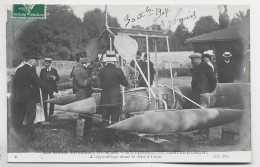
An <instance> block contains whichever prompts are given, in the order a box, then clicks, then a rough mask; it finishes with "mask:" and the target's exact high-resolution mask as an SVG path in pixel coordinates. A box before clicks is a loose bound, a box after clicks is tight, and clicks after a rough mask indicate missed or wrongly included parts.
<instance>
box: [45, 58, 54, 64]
mask: <svg viewBox="0 0 260 167" xmlns="http://www.w3.org/2000/svg"><path fill="white" fill-rule="evenodd" d="M44 61H46V62H49V63H51V61H52V58H45V59H44Z"/></svg>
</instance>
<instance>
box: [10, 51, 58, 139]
mask: <svg viewBox="0 0 260 167" xmlns="http://www.w3.org/2000/svg"><path fill="white" fill-rule="evenodd" d="M23 56H24V57H25V61H24V64H23V66H20V68H17V70H16V72H15V75H14V98H15V110H16V114H15V129H16V130H18V131H20V130H21V127H22V125H23V120H24V117H25V116H26V120H27V129H28V132H29V141H35V139H36V134H35V127H34V120H35V116H36V103H39V102H40V89H39V87H40V88H41V89H43V90H44V91H46V92H48V93H49V94H53V93H54V90H53V89H52V88H50V87H49V86H48V85H47V84H45V83H44V82H43V81H42V80H41V79H40V78H39V77H38V75H37V73H36V68H35V67H36V64H37V62H38V59H39V57H37V56H35V55H34V54H33V53H30V52H24V53H23Z"/></svg>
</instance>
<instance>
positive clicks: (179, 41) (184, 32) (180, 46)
mask: <svg viewBox="0 0 260 167" xmlns="http://www.w3.org/2000/svg"><path fill="white" fill-rule="evenodd" d="M189 37H190V32H189V30H188V29H187V28H186V27H185V25H184V24H183V22H181V23H180V24H179V25H178V27H177V28H176V30H175V38H176V44H175V45H176V50H178V51H181V50H190V49H191V46H190V45H189V44H187V43H185V40H186V39H187V38H189Z"/></svg>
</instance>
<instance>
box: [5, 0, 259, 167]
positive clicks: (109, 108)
mask: <svg viewBox="0 0 260 167" xmlns="http://www.w3.org/2000/svg"><path fill="white" fill-rule="evenodd" d="M158 3H159V2H158ZM250 11H251V7H250V5H249V4H248V5H245V4H222V3H219V4H197V5H195V4H183V5H182V4H178V5H177V4H176V5H175V4H169V5H167V4H164V3H162V4H151V5H150V4H128V5H126V4H122V3H121V4H105V3H104V4H98V5H94V4H91V5H89V4H78V5H77V4H8V5H6V9H5V16H6V25H5V26H6V27H5V29H6V56H5V57H6V67H5V68H6V83H7V85H6V96H5V97H3V98H6V104H3V105H5V106H7V111H6V118H4V119H6V122H5V124H6V131H7V132H6V135H7V136H6V137H7V143H6V147H7V162H37V163H38V162H65V163H66V162H72V163H74V162H81V163H82V162H83V163H85V162H86V163H92V162H95V163H96V162H98V163H100V162H112V163H120V162H166V163H251V161H252V158H251V153H252V152H251V151H252V149H253V148H252V131H251V129H252V126H251V78H252V77H251V58H250V56H251V54H250V51H251V42H250V41H251V40H250V35H252V34H251V33H250V25H251V26H252V25H253V24H252V23H251V24H250V19H251V17H250ZM253 26H254V25H253ZM256 132H257V131H254V133H256Z"/></svg>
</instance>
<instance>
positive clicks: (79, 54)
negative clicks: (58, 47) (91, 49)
mask: <svg viewBox="0 0 260 167" xmlns="http://www.w3.org/2000/svg"><path fill="white" fill-rule="evenodd" d="M75 55H76V56H77V57H81V58H82V57H85V56H86V55H87V54H86V52H85V51H82V52H78V53H76V54H75Z"/></svg>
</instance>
